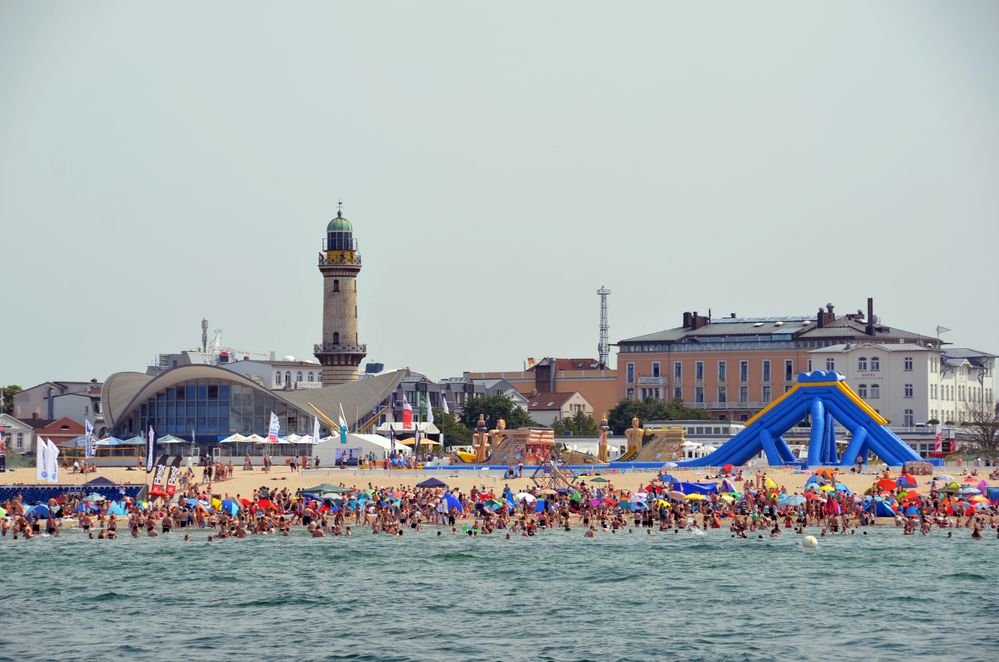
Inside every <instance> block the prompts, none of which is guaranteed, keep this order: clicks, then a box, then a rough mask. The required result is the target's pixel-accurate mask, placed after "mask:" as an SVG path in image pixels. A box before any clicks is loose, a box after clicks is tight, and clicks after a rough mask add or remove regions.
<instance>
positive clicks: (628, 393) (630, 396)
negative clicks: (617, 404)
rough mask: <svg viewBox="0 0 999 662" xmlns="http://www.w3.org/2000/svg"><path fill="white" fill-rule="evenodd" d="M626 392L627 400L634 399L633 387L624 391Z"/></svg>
mask: <svg viewBox="0 0 999 662" xmlns="http://www.w3.org/2000/svg"><path fill="white" fill-rule="evenodd" d="M626 393H627V395H626V396H625V397H626V398H628V399H629V400H634V399H635V389H634V388H629V389H628V390H627V391H626Z"/></svg>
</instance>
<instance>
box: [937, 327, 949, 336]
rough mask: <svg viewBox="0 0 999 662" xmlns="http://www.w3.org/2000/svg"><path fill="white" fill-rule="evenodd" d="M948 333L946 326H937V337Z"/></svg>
mask: <svg viewBox="0 0 999 662" xmlns="http://www.w3.org/2000/svg"><path fill="white" fill-rule="evenodd" d="M948 331H950V329H948V328H947V327H946V326H940V325H939V324H937V335H938V336H939V335H940V334H941V333H947V332H948Z"/></svg>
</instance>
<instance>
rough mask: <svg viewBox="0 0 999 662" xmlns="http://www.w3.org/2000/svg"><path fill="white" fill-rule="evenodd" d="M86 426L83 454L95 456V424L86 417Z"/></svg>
mask: <svg viewBox="0 0 999 662" xmlns="http://www.w3.org/2000/svg"><path fill="white" fill-rule="evenodd" d="M84 422H85V423H86V427H85V428H84V430H85V431H84V433H83V434H84V442H83V456H84V457H93V456H94V455H95V453H94V426H93V425H91V424H90V421H89V420H87V419H84Z"/></svg>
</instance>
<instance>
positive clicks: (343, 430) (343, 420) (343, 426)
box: [338, 403, 347, 444]
mask: <svg viewBox="0 0 999 662" xmlns="http://www.w3.org/2000/svg"><path fill="white" fill-rule="evenodd" d="M338 423H339V424H340V443H341V444H346V443H347V417H346V416H344V415H343V403H340V420H339V421H338Z"/></svg>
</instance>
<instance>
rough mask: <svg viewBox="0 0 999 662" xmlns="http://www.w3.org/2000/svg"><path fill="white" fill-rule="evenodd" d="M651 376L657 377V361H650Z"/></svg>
mask: <svg viewBox="0 0 999 662" xmlns="http://www.w3.org/2000/svg"><path fill="white" fill-rule="evenodd" d="M652 376H653V377H656V378H658V377H659V361H653V362H652Z"/></svg>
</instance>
